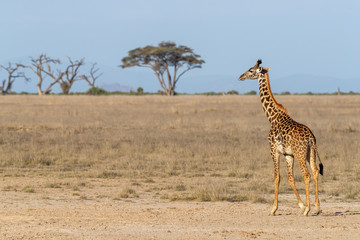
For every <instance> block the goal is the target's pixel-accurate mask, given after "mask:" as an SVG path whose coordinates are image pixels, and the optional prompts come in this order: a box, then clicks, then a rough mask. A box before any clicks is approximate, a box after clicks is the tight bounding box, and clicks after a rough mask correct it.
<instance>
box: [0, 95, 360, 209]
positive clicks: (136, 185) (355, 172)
mask: <svg viewBox="0 0 360 240" xmlns="http://www.w3.org/2000/svg"><path fill="white" fill-rule="evenodd" d="M276 99H277V100H278V102H280V103H282V104H283V105H284V106H285V107H286V108H287V109H288V111H289V113H290V115H291V116H292V117H293V118H294V119H295V120H297V121H299V122H301V123H304V124H306V125H307V126H309V127H310V128H311V129H312V131H313V132H314V134H315V135H316V137H317V141H318V148H319V152H320V156H321V158H322V162H323V163H324V166H325V176H324V177H320V191H321V194H322V195H325V196H328V197H329V198H335V199H337V198H338V199H342V200H343V199H346V200H349V201H353V200H358V199H359V197H360V187H359V184H358V182H359V180H360V141H359V139H360V97H359V96H276ZM0 107H1V112H2V113H1V115H0V153H1V154H0V176H2V178H3V179H4V181H3V182H2V186H0V189H2V190H3V191H24V192H26V193H37V192H38V191H40V192H41V191H42V189H47V190H49V189H50V190H53V191H60V190H64V191H68V192H71V194H73V195H74V196H75V197H79V198H80V199H82V200H86V199H89V198H94V197H109V199H114V200H119V199H124V198H130V199H131V198H138V197H140V198H141V197H142V196H145V195H152V196H153V197H158V198H165V199H169V200H200V201H218V200H228V201H244V200H249V201H254V202H264V201H269V200H271V199H272V193H273V164H272V161H271V157H270V154H269V145H268V142H267V134H268V131H269V127H270V126H269V123H268V122H267V119H266V117H265V114H264V113H263V111H262V108H261V104H260V100H259V97H258V96H213V97H207V96H180V97H174V98H168V97H160V96H144V97H132V96H104V97H89V96H46V97H38V96H6V97H1V98H0ZM282 163H284V161H282ZM284 165H285V164H283V165H282V166H281V174H282V177H283V178H282V179H283V180H282V182H281V189H280V192H281V193H292V190H291V188H290V187H289V186H288V183H287V181H286V179H287V177H286V168H285V166H284ZM295 175H296V176H295V180H296V181H297V187H298V189H300V193H303V183H302V177H301V174H300V172H299V170H298V166H296V171H295ZM50 177H51V179H52V180H51V181H48V182H46V181H47V180H46V179H48V178H50ZM19 179H43V180H41V181H39V182H38V184H37V183H36V182H34V183H31V184H30V183H24V185H23V186H22V185H21V184H19V185H16V186H15V185H11V184H9V182H11V181H13V180H16V181H15V182H17V181H19ZM63 179H67V180H66V181H67V182H64V181H63ZM96 179H101V180H104V181H103V184H105V185H106V186H107V187H111V186H114V185H116V184H114V183H113V180H114V179H115V180H117V181H116V182H117V185H118V186H119V187H120V189H117V192H109V193H108V194H106V195H99V196H88V192H90V190H91V189H92V188H93V186H91V184H89V183H88V182H90V181H93V180H96ZM44 181H45V183H44ZM79 182H80V183H79ZM104 182H105V183H104ZM81 183H82V184H81ZM100 187H101V186H100Z"/></svg>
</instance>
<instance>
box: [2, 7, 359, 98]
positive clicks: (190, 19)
mask: <svg viewBox="0 0 360 240" xmlns="http://www.w3.org/2000/svg"><path fill="white" fill-rule="evenodd" d="M359 12H360V1H356V0H348V1H347V0H344V1H335V0H327V1H325V0H316V1H314V0H312V1H310V0H304V1H286V0H283V1H277V0H274V1H268V0H257V1H250V0H249V1H241V0H224V1H213V0H197V1H196V0H195V1H194V0H179V1H168V0H131V1H123V0H118V1H115V0H102V1H100V0H98V1H95V0H86V1H85V0H75V1H74V0H70V1H69V0H62V1H48V0H47V1H46V0H33V1H28V0H13V1H2V3H1V9H0V24H1V30H2V37H1V38H0V63H2V64H6V63H7V62H22V63H24V64H26V63H28V59H29V56H34V57H35V56H38V55H40V54H41V53H46V54H47V55H49V56H51V57H54V58H59V59H61V60H66V57H67V56H70V57H72V58H74V59H76V58H82V57H85V59H86V61H87V62H97V63H98V64H99V67H100V68H101V71H102V72H104V74H103V75H102V76H101V78H99V81H98V85H99V86H104V84H105V85H111V84H117V85H122V86H128V87H131V88H133V89H136V88H137V87H139V86H142V87H143V88H144V90H145V91H157V90H158V89H160V86H159V84H158V82H157V79H156V78H155V76H154V74H153V73H152V72H151V70H149V69H141V68H129V69H121V68H118V67H117V66H118V65H119V64H121V59H122V58H123V57H125V56H126V55H127V52H128V51H129V50H131V49H134V48H136V47H144V46H146V45H156V44H158V43H159V42H161V41H174V42H176V43H178V44H182V45H186V46H189V47H191V48H193V49H194V51H195V52H196V53H198V54H199V55H201V57H202V59H204V60H205V61H206V63H205V64H204V65H203V68H202V69H195V70H192V71H189V72H188V73H186V74H185V75H184V76H183V78H182V79H181V80H180V81H179V84H178V86H177V91H179V92H189V93H192V92H205V91H229V90H233V89H234V90H237V91H239V92H247V91H250V90H257V83H256V82H254V81H247V82H238V81H237V78H238V76H239V75H240V74H242V73H243V72H244V71H245V70H247V69H248V68H249V67H250V66H252V65H254V64H255V61H256V60H257V59H258V58H262V60H263V65H264V66H265V67H270V68H271V71H270V80H271V85H272V89H273V91H274V92H282V91H291V92H308V91H312V92H335V91H336V90H337V89H336V88H337V87H341V89H342V90H343V91H357V92H359V91H360V77H359V76H358V71H357V69H358V68H359V67H358V66H359V65H360V60H359V57H358V55H359V52H360V45H359V43H360V27H359V23H360V13H359ZM4 74H5V72H4V71H0V77H1V79H3V78H4V76H5V75H4ZM28 75H29V76H30V77H31V78H32V81H31V82H29V83H26V84H25V83H24V81H23V80H19V81H17V82H16V83H15V86H14V90H15V91H18V92H19V91H29V92H36V87H35V85H36V80H37V79H36V77H35V76H34V75H32V74H31V73H30V72H29V73H28ZM86 87H87V86H86V85H81V84H78V85H76V86H74V90H83V89H84V88H86ZM55 90H56V89H55Z"/></svg>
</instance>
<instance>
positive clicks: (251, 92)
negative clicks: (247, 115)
mask: <svg viewBox="0 0 360 240" xmlns="http://www.w3.org/2000/svg"><path fill="white" fill-rule="evenodd" d="M244 94H245V95H256V91H255V90H252V91H250V92H247V93H244Z"/></svg>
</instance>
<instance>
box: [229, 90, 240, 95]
mask: <svg viewBox="0 0 360 240" xmlns="http://www.w3.org/2000/svg"><path fill="white" fill-rule="evenodd" d="M227 94H229V95H239V93H238V91H236V90H231V91H228V92H227Z"/></svg>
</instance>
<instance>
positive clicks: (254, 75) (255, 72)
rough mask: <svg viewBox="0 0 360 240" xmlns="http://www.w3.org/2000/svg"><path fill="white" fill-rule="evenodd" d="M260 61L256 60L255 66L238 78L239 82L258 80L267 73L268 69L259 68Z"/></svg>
mask: <svg viewBox="0 0 360 240" xmlns="http://www.w3.org/2000/svg"><path fill="white" fill-rule="evenodd" d="M260 64H261V60H260V59H259V60H257V62H256V64H255V66H253V67H252V68H250V69H249V70H247V71H246V72H245V73H244V74H243V75H241V76H240V77H239V80H241V81H244V80H245V79H258V78H259V77H260V76H262V75H264V74H265V73H267V72H268V71H269V70H270V68H263V67H260Z"/></svg>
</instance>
